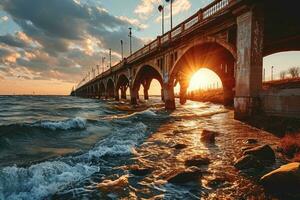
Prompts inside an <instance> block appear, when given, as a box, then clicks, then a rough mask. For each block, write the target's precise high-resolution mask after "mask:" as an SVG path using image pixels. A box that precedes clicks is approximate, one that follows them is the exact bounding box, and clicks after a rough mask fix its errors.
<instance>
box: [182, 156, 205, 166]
mask: <svg viewBox="0 0 300 200" xmlns="http://www.w3.org/2000/svg"><path fill="white" fill-rule="evenodd" d="M209 163H210V159H209V158H208V157H205V156H202V155H196V156H193V157H192V158H190V159H188V160H186V161H185V162H184V164H185V165H186V166H197V167H200V166H202V165H208V164H209Z"/></svg>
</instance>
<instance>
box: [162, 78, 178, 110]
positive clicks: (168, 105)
mask: <svg viewBox="0 0 300 200" xmlns="http://www.w3.org/2000/svg"><path fill="white" fill-rule="evenodd" d="M163 90H164V99H165V109H166V110H175V109H176V106H175V95H174V86H173V84H168V83H165V84H164V87H163Z"/></svg>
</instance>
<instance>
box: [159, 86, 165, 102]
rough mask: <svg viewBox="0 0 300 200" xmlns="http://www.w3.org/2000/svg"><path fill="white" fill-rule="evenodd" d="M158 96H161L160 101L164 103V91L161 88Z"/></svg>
mask: <svg viewBox="0 0 300 200" xmlns="http://www.w3.org/2000/svg"><path fill="white" fill-rule="evenodd" d="M160 95H161V100H162V101H165V97H164V89H163V88H162V89H161V90H160Z"/></svg>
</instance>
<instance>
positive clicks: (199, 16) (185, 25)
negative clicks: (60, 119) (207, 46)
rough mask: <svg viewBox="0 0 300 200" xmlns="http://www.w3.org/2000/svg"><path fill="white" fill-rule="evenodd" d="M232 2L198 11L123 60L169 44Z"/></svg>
mask: <svg viewBox="0 0 300 200" xmlns="http://www.w3.org/2000/svg"><path fill="white" fill-rule="evenodd" d="M232 1H234V0H215V1H214V2H212V3H211V4H209V5H207V6H206V7H204V8H203V9H201V10H199V11H198V12H197V13H196V14H194V15H192V16H191V17H189V18H188V19H187V20H185V21H183V22H182V23H180V24H179V25H177V26H176V27H174V28H173V29H172V30H170V31H169V32H167V33H165V34H164V35H162V36H159V37H158V38H157V39H155V40H154V41H152V42H150V43H149V44H147V45H145V46H144V47H142V48H141V49H139V50H137V51H136V52H134V53H133V54H132V55H131V56H129V57H127V58H126V59H125V60H126V61H127V63H131V62H133V61H135V60H136V59H139V58H140V57H142V56H144V55H147V54H148V53H149V52H151V50H153V49H156V48H157V47H159V45H162V44H164V43H167V42H169V41H170V40H172V39H175V38H177V37H179V36H180V35H182V34H184V33H185V32H186V31H188V30H189V29H190V28H191V27H193V26H194V25H196V24H198V23H200V22H202V21H204V20H206V19H208V18H209V17H211V16H213V15H215V14H216V13H218V12H219V11H221V10H223V9H225V8H226V7H227V6H228V5H229V4H230V3H231V2H232ZM123 65H124V60H123V61H121V62H119V63H118V64H116V65H115V66H113V67H112V68H111V69H108V70H106V71H105V72H103V73H101V74H99V75H98V76H96V77H94V78H93V79H92V80H89V81H87V82H84V83H83V82H81V83H80V85H78V86H77V88H80V87H82V86H83V85H85V84H87V83H89V82H92V81H94V80H95V79H97V78H98V77H103V76H106V75H108V74H109V73H110V72H111V71H116V70H117V69H119V68H121V67H122V66H123Z"/></svg>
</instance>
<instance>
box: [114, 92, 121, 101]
mask: <svg viewBox="0 0 300 200" xmlns="http://www.w3.org/2000/svg"><path fill="white" fill-rule="evenodd" d="M114 93H115V95H114V96H115V100H116V101H119V100H120V96H119V90H118V89H116V90H115V91H114Z"/></svg>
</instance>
